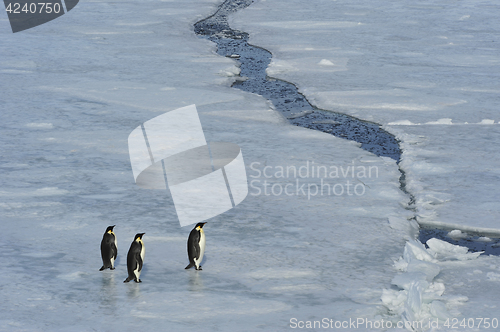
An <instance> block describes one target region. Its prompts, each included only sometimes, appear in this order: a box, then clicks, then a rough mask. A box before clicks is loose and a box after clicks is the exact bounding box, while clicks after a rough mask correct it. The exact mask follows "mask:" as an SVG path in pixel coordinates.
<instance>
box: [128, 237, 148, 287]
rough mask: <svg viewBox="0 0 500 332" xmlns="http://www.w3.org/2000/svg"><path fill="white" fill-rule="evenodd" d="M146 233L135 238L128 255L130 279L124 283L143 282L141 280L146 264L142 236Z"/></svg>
mask: <svg viewBox="0 0 500 332" xmlns="http://www.w3.org/2000/svg"><path fill="white" fill-rule="evenodd" d="M144 234H146V233H137V234H136V235H135V237H134V241H133V242H132V244H131V245H130V249H129V250H128V254H127V270H128V278H127V279H125V281H124V282H129V281H130V280H134V281H135V282H142V281H141V279H139V277H140V275H141V271H142V264H143V262H144V253H145V252H146V251H145V249H144V242H142V236H143V235H144Z"/></svg>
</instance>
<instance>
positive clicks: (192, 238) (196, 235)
mask: <svg viewBox="0 0 500 332" xmlns="http://www.w3.org/2000/svg"><path fill="white" fill-rule="evenodd" d="M205 224H206V222H200V223H198V224H196V226H195V227H194V228H193V230H192V231H191V233H189V238H188V242H187V249H188V258H189V265H188V266H186V270H187V269H190V268H192V267H193V266H194V268H195V269H196V270H201V266H200V264H201V261H202V260H203V255H204V254H205V232H203V225H205Z"/></svg>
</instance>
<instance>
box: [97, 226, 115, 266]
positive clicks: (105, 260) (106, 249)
mask: <svg viewBox="0 0 500 332" xmlns="http://www.w3.org/2000/svg"><path fill="white" fill-rule="evenodd" d="M115 226H116V225H113V226H109V227H108V228H106V232H104V236H103V237H102V241H101V257H102V267H101V268H100V269H99V271H102V270H105V269H107V268H109V269H111V270H114V269H115V260H116V255H117V254H118V247H117V245H116V235H115V233H113V227H115Z"/></svg>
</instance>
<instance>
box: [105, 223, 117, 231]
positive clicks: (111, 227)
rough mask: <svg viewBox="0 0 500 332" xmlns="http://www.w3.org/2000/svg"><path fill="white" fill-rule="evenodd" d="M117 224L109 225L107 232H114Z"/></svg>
mask: <svg viewBox="0 0 500 332" xmlns="http://www.w3.org/2000/svg"><path fill="white" fill-rule="evenodd" d="M115 226H116V225H113V226H108V228H106V233H108V232H112V231H113V227H115Z"/></svg>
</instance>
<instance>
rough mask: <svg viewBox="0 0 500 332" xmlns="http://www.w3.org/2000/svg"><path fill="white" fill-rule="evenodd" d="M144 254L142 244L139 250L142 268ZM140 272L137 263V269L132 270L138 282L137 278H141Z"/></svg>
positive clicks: (144, 249) (144, 250)
mask: <svg viewBox="0 0 500 332" xmlns="http://www.w3.org/2000/svg"><path fill="white" fill-rule="evenodd" d="M145 253H146V248H144V244H142V248H141V260H142V264H143V266H144V254H145ZM141 271H142V270H141ZM141 271H139V263H137V267H136V268H135V270H134V275H135V277H136V278H137V280H139V277H140V276H141Z"/></svg>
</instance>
